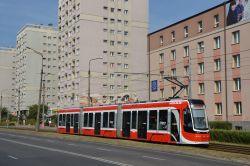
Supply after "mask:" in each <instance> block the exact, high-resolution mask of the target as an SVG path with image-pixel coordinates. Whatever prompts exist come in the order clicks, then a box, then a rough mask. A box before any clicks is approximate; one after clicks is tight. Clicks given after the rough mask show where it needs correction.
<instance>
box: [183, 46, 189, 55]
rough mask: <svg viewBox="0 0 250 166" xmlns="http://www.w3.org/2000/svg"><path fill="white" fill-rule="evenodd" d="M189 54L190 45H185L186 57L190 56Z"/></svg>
mask: <svg viewBox="0 0 250 166" xmlns="http://www.w3.org/2000/svg"><path fill="white" fill-rule="evenodd" d="M188 56H189V46H185V47H184V57H188Z"/></svg>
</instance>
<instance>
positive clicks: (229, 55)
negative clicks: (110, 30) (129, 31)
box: [148, 4, 250, 130]
mask: <svg viewBox="0 0 250 166" xmlns="http://www.w3.org/2000/svg"><path fill="white" fill-rule="evenodd" d="M225 9H226V8H224V4H221V5H218V6H216V7H214V8H211V9H208V10H207V11H204V12H202V13H199V14H197V15H194V16H192V17H189V18H187V19H185V20H182V21H180V22H177V23H175V24H173V25H170V26H168V27H165V28H163V29H160V30H158V31H156V32H153V33H151V34H149V35H148V43H149V50H148V56H149V57H150V69H149V72H150V74H151V76H150V79H149V81H150V83H151V82H152V81H154V80H157V82H158V90H157V91H155V92H152V91H151V90H150V99H151V100H159V99H166V98H168V97H171V96H172V94H173V93H174V92H176V91H177V90H178V87H176V86H175V85H174V84H171V83H169V82H167V81H166V80H164V79H163V77H164V76H176V77H177V78H178V80H180V81H181V82H182V83H183V84H184V85H185V89H184V91H183V93H181V95H180V97H183V98H189V97H190V98H197V99H202V100H204V101H205V103H206V108H207V112H208V118H209V120H211V121H226V120H228V121H231V122H233V124H234V126H235V128H237V129H248V130H250V128H249V124H250V111H249V103H248V101H247V96H249V95H250V90H249V88H248V86H247V85H248V84H249V80H250V75H249V73H250V68H249V67H250V66H249V62H248V60H249V49H250V44H249V38H250V33H249V29H250V22H249V20H244V21H241V22H239V23H237V24H234V25H230V26H224V23H225V22H226V21H225V19H224V18H225V14H224V13H226V12H225ZM185 27H188V32H187V30H186V29H187V28H186V29H185ZM185 32H186V34H185ZM173 33H175V36H174V38H173V36H172V35H173ZM236 40H237V41H236ZM187 48H188V49H187ZM187 50H188V51H187ZM186 52H188V54H186Z"/></svg>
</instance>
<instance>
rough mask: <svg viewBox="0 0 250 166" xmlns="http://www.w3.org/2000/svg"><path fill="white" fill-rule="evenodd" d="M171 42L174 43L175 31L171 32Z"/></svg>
mask: <svg viewBox="0 0 250 166" xmlns="http://www.w3.org/2000/svg"><path fill="white" fill-rule="evenodd" d="M171 41H172V42H175V31H173V32H171Z"/></svg>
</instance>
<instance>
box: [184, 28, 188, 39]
mask: <svg viewBox="0 0 250 166" xmlns="http://www.w3.org/2000/svg"><path fill="white" fill-rule="evenodd" d="M184 37H185V38H186V37H188V26H185V27H184Z"/></svg>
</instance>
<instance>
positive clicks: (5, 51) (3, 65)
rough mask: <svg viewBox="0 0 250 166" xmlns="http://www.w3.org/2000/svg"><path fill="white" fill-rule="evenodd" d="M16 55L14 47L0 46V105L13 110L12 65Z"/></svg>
mask: <svg viewBox="0 0 250 166" xmlns="http://www.w3.org/2000/svg"><path fill="white" fill-rule="evenodd" d="M15 55H16V49H14V48H0V76H1V81H0V95H1V106H2V107H5V108H7V109H8V110H9V111H13V110H14V108H13V103H14V99H15V98H14V96H13V95H14V93H15V91H14V71H15V70H14V66H13V59H14V57H15Z"/></svg>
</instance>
